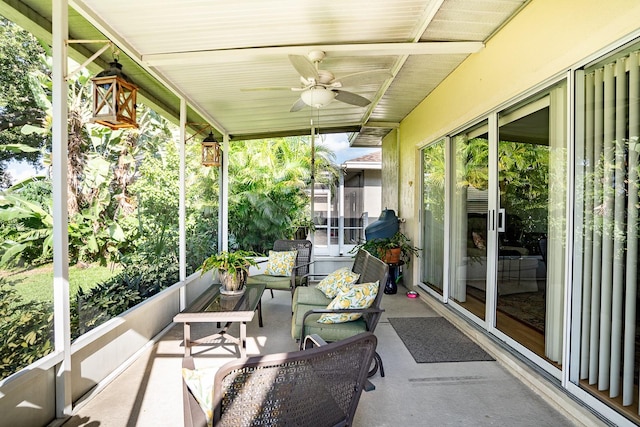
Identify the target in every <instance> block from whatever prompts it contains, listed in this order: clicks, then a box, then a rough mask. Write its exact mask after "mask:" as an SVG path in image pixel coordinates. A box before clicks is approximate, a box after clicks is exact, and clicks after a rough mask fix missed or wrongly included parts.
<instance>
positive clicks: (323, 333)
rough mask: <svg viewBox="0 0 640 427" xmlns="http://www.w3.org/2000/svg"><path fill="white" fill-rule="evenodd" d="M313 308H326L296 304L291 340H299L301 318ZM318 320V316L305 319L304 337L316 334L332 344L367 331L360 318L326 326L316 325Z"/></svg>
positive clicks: (314, 315) (313, 315) (322, 324)
mask: <svg viewBox="0 0 640 427" xmlns="http://www.w3.org/2000/svg"><path fill="white" fill-rule="evenodd" d="M314 308H326V306H313V305H307V304H300V303H298V305H297V306H296V310H295V312H294V313H293V318H292V321H291V337H292V338H293V339H295V340H297V339H300V332H301V329H302V318H303V317H304V314H305V313H306V312H307V311H309V310H312V309H314ZM319 318H320V314H312V315H311V316H309V317H307V321H306V322H305V328H304V333H305V335H309V334H318V335H320V337H322V339H324V340H325V341H327V342H333V341H339V340H343V339H345V338H349V337H352V336H354V335H357V334H359V333H361V332H366V331H367V324H366V323H365V321H364V319H362V318H361V319H358V320H354V321H352V322H346V323H328V324H325V323H318V319H319Z"/></svg>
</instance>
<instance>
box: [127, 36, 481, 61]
mask: <svg viewBox="0 0 640 427" xmlns="http://www.w3.org/2000/svg"><path fill="white" fill-rule="evenodd" d="M483 47H484V43H482V42H418V43H363V44H341V45H317V46H278V47H258V48H243V49H221V50H200V51H191V52H167V53H153V54H146V55H141V58H140V59H141V61H142V62H144V63H145V64H147V65H148V66H162V65H170V64H187V63H188V64H214V63H226V62H242V61H249V60H257V59H261V58H269V57H271V58H273V57H274V56H283V57H286V56H287V55H307V54H308V53H309V52H310V51H312V50H321V51H323V52H325V53H326V55H327V57H328V58H337V57H341V56H386V55H441V54H452V53H453V54H458V53H476V52H478V51H479V50H481V49H482V48H483Z"/></svg>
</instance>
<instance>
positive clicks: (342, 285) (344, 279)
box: [317, 267, 360, 298]
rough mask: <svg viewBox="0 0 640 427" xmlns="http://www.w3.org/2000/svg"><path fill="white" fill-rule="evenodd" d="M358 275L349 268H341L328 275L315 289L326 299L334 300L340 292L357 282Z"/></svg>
mask: <svg viewBox="0 0 640 427" xmlns="http://www.w3.org/2000/svg"><path fill="white" fill-rule="evenodd" d="M359 277H360V275H359V274H358V273H354V272H353V271H351V269H350V268H349V267H342V268H339V269H337V270H336V271H334V272H333V273H330V274H329V275H328V276H327V277H325V278H324V279H322V280H321V281H320V283H318V285H317V288H318V289H319V290H321V291H322V293H323V294H325V296H326V297H327V298H335V297H336V295H338V293H339V292H340V291H343V290H348V289H349V288H350V287H351V286H353V284H354V283H356V282H357V281H358V278H359Z"/></svg>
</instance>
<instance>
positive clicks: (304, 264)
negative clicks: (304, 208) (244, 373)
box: [247, 239, 313, 297]
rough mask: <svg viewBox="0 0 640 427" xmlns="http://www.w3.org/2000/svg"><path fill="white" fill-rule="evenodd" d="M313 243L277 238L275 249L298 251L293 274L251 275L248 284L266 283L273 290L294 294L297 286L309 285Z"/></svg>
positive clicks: (278, 250)
mask: <svg viewBox="0 0 640 427" xmlns="http://www.w3.org/2000/svg"><path fill="white" fill-rule="evenodd" d="M312 249H313V244H312V243H311V242H310V241H309V240H285V239H283V240H276V241H275V242H274V243H273V250H274V251H276V252H280V251H293V250H296V251H298V254H297V255H296V262H295V266H294V267H293V270H292V272H291V276H270V275H267V274H256V275H253V276H249V278H248V279H247V284H248V285H251V284H253V283H264V284H265V285H266V288H267V289H269V291H270V292H271V296H272V297H273V290H274V289H275V290H284V291H290V292H291V295H292V296H293V292H294V291H295V289H296V287H297V286H302V285H307V283H308V280H309V266H310V265H311V251H312Z"/></svg>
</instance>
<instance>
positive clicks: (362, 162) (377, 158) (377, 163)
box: [342, 150, 382, 170]
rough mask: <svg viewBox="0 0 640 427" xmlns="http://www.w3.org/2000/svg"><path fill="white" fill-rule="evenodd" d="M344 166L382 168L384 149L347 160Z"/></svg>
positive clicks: (347, 167)
mask: <svg viewBox="0 0 640 427" xmlns="http://www.w3.org/2000/svg"><path fill="white" fill-rule="evenodd" d="M342 166H343V167H344V168H346V169H378V170H379V169H382V150H376V151H374V152H372V153H369V154H365V155H364V156H360V157H356V158H354V159H350V160H347V161H345V162H344V163H343V164H342Z"/></svg>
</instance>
